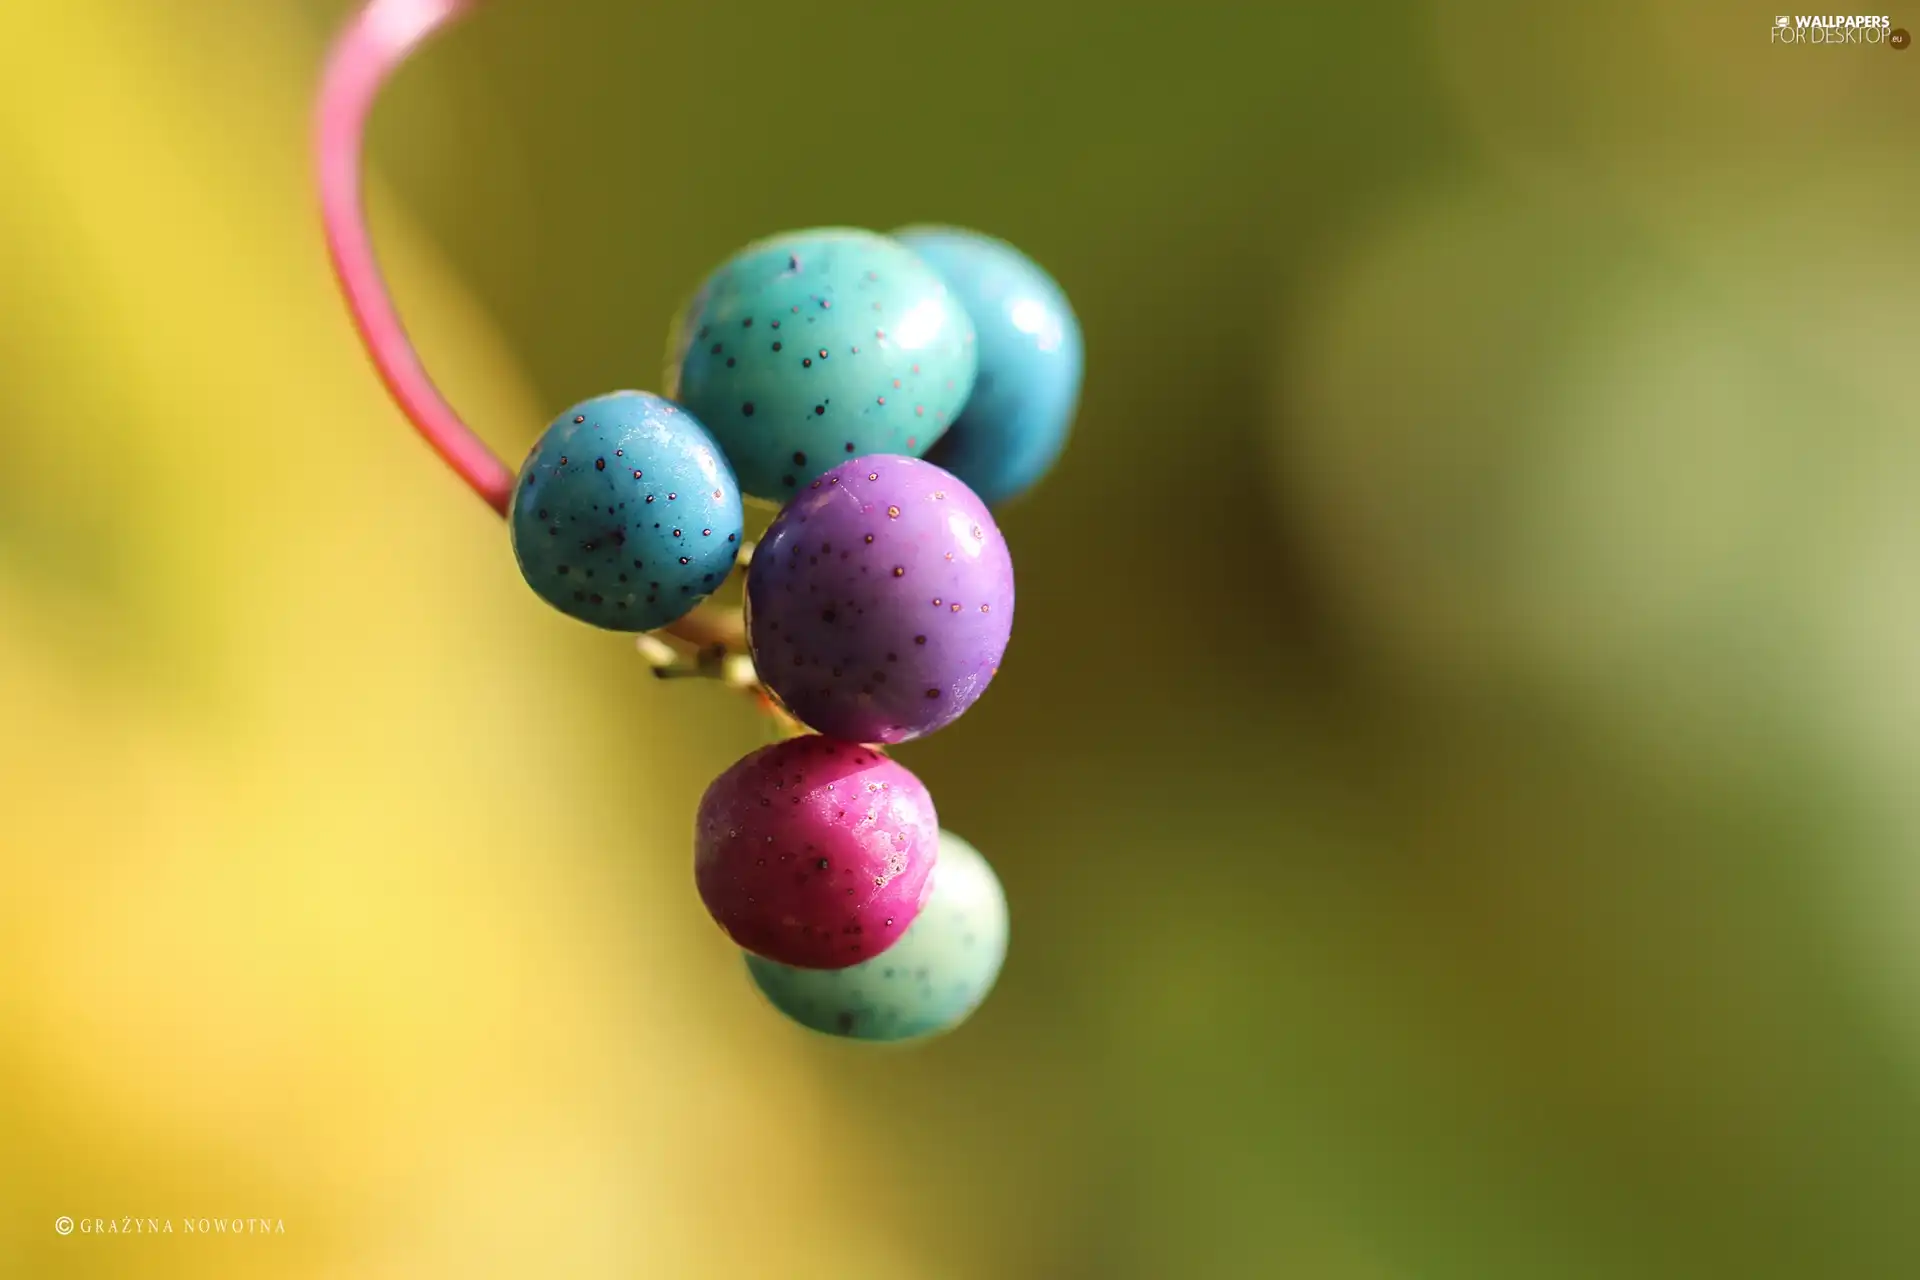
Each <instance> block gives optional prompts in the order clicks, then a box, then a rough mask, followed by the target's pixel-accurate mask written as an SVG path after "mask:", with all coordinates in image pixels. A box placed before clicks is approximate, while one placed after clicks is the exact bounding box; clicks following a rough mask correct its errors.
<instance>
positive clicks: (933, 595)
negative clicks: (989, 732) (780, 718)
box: [747, 456, 1013, 743]
mask: <svg viewBox="0 0 1920 1280" xmlns="http://www.w3.org/2000/svg"><path fill="white" fill-rule="evenodd" d="M1012 629H1013V560H1012V557H1011V556H1010V555H1009V554H1008V552H1007V543H1006V539H1004V538H1002V537H1001V536H1000V530H999V528H998V526H996V525H995V524H994V522H993V516H992V515H991V514H990V513H989V512H988V511H987V504H986V503H984V502H982V501H981V500H980V498H979V497H978V496H977V495H976V494H975V493H974V492H973V490H971V489H969V488H968V487H967V486H966V485H964V484H962V483H960V481H959V480H957V479H956V478H954V476H953V475H952V473H950V472H948V471H944V470H942V469H941V468H939V467H937V466H935V465H933V464H932V463H931V462H923V461H921V460H920V459H918V458H898V457H888V456H875V457H867V458H856V459H854V460H852V461H849V462H843V463H841V464H840V465H839V466H837V467H835V468H833V469H832V470H831V471H828V472H827V473H826V474H825V475H823V476H821V477H820V478H819V479H818V480H815V481H813V482H812V483H811V485H809V487H808V488H807V489H806V490H805V491H804V492H802V493H801V494H800V496H799V497H797V498H795V499H794V500H793V501H792V502H789V503H788V504H787V506H786V509H785V510H784V511H782V512H781V513H780V515H779V517H778V518H776V519H775V520H774V522H773V523H772V524H771V525H770V526H768V528H767V532H766V534H765V536H764V537H762V538H761V540H760V545H759V547H758V548H757V549H756V550H755V552H754V556H753V563H752V565H751V567H750V568H749V569H748V570H747V640H748V643H749V644H750V645H751V646H752V649H753V661H754V665H755V667H756V668H757V669H758V671H759V673H760V679H761V680H762V681H763V682H765V684H766V686H767V688H769V689H770V690H772V691H773V693H774V695H775V696H776V697H778V698H779V699H780V701H781V702H782V703H783V704H784V705H785V706H786V707H787V709H788V710H789V711H791V712H793V714H794V715H795V716H796V717H797V718H798V719H800V720H801V721H802V722H804V723H806V724H808V725H811V726H812V727H813V728H815V729H818V730H819V731H820V732H821V733H826V734H832V735H834V736H835V737H839V738H844V739H846V740H847V741H849V742H886V743H894V742H906V741H908V740H909V739H912V738H919V737H924V736H925V735H927V734H929V733H932V732H934V731H935V730H937V729H940V728H943V727H944V726H946V725H949V724H952V723H953V722H954V721H955V720H957V719H958V718H959V717H960V716H961V715H962V714H963V713H964V712H965V711H966V710H967V708H968V707H971V706H972V705H973V704H974V702H975V701H976V700H977V699H978V698H979V697H980V695H981V694H982V693H984V692H986V688H987V684H988V682H989V681H991V680H992V679H993V677H994V674H995V673H996V672H997V671H999V670H1000V659H1001V657H1002V656H1003V655H1004V654H1005V653H1006V649H1007V641H1008V639H1009V637H1010V635H1011V633H1012Z"/></svg>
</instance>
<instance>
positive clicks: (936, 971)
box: [746, 831, 1007, 1040]
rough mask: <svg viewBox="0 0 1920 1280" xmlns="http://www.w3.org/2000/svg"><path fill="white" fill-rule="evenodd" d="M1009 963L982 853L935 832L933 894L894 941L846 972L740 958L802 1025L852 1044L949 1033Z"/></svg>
mask: <svg viewBox="0 0 1920 1280" xmlns="http://www.w3.org/2000/svg"><path fill="white" fill-rule="evenodd" d="M1006 956H1007V897H1006V894H1005V892H1004V891H1003V890H1002V889H1001V887H1000V881H999V878H998V877H996V876H995V875H994V874H993V868H992V867H990V866H988V865H987V860H986V859H985V858H983V857H981V856H980V852H979V850H977V849H975V848H974V847H973V846H972V845H970V844H968V843H967V842H966V841H965V840H962V839H961V838H960V837H959V836H956V835H954V834H953V833H952V832H950V831H942V832H941V833H940V856H939V859H938V861H936V862H935V863H934V867H933V892H932V894H931V895H930V896H929V897H928V899H927V905H926V906H925V907H924V908H922V910H921V912H920V915H919V918H918V919H916V920H915V921H914V922H913V925H912V927H910V928H909V929H908V930H907V931H906V933H904V934H903V935H901V938H900V940H899V941H898V942H896V943H894V944H893V945H892V946H891V947H888V948H887V949H886V950H885V951H882V952H881V953H880V954H879V955H877V956H875V957H874V958H873V959H871V960H866V961H862V962H861V963H859V964H856V965H853V966H851V967H850V968H845V969H796V968H793V967H792V966H789V965H783V964H775V963H774V962H773V961H771V960H766V959H762V958H761V957H759V956H756V955H753V954H750V953H749V954H748V955H747V958H746V960H747V972H748V973H749V974H751V975H752V977H753V981H754V983H755V985H757V986H758V987H759V988H760V991H761V993H762V994H764V995H765V996H766V997H767V999H768V1000H770V1001H771V1002H772V1003H773V1006H774V1007H775V1008H776V1009H778V1010H780V1012H782V1013H784V1014H786V1015H787V1016H788V1017H789V1018H792V1019H793V1020H794V1021H795V1022H798V1023H799V1024H800V1025H801V1026H804V1027H810V1028H812V1029H813V1030H815V1031H821V1032H825V1033H826V1034H828V1035H837V1036H847V1037H850V1038H852V1039H855V1040H912V1039H917V1038H919V1037H922V1036H932V1035H938V1034H940V1033H941V1032H944V1031H951V1030H953V1029H954V1028H955V1027H957V1026H959V1025H960V1024H961V1023H962V1022H965V1021H966V1020H967V1018H968V1016H969V1015H971V1014H972V1013H973V1011H974V1010H975V1009H977V1008H978V1007H979V1006H980V1004H981V1002H982V1001H984V1000H985V999H986V998H987V994H988V993H989V992H990V991H992V990H993V984H994V982H995V980H996V979H998V978H999V976H1000V966H1001V964H1002V963H1003V962H1004V961H1005V960H1006Z"/></svg>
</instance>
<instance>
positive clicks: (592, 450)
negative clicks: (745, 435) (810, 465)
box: [508, 391, 742, 631]
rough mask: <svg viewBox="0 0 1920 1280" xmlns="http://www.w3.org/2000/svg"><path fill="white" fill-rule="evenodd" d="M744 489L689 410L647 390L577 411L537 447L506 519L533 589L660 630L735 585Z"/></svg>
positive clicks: (597, 621)
mask: <svg viewBox="0 0 1920 1280" xmlns="http://www.w3.org/2000/svg"><path fill="white" fill-rule="evenodd" d="M741 519H742V515H741V507H740V486H739V485H738V484H737V483H736V482H735V481H734V478H733V469H732V468H731V467H729V466H728V465H727V459H726V457H725V455H723V454H722V453H721V452H720V448H719V446H718V445H716V444H715V443H714V441H713V437H712V436H710V435H708V434H707V432H706V429H705V428H704V427H702V426H701V425H700V423H699V422H698V421H697V420H696V419H695V418H694V417H693V415H692V414H690V413H688V412H687V411H686V410H684V409H682V408H681V407H680V406H678V405H676V404H673V403H671V402H670V401H667V400H663V399H661V398H660V397H659V396H656V395H649V394H647V393H646V392H644V391H616V392H614V393H612V394H611V395H604V396H599V397H596V398H595V399H592V400H586V401H582V402H581V403H579V404H577V405H575V406H573V408H571V409H568V410H567V411H566V412H565V413H563V414H561V415H560V416H559V417H558V418H555V419H554V421H553V424H552V425H551V426H549V427H548V428H547V430H546V433H545V434H544V435H542V436H541V437H540V441H539V443H538V444H536V445H534V447H533V452H532V453H530V454H528V455H527V461H526V464H525V465H524V466H522V467H521V469H520V478H519V482H518V483H517V484H516V485H515V486H514V492H513V505H512V508H511V510H510V511H509V512H508V527H509V529H510V530H511V534H512V538H513V553H514V557H515V558H516V559H517V560H519V562H520V572H521V574H522V575H523V576H524V577H525V578H526V580H527V585H528V586H530V587H532V588H533V589H534V591H535V592H536V593H537V594H538V595H539V596H540V598H541V599H543V600H545V601H546V602H547V603H548V604H551V605H552V606H553V607H554V608H556V609H558V610H560V611H561V612H562V613H565V614H568V615H570V616H572V617H575V618H578V619H579V620H580V621H582V622H586V623H590V624H592V625H593V626H596V627H604V628H606V629H607V630H610V631H651V630H653V629H654V628H656V627H664V626H666V625H667V624H668V623H670V622H673V621H674V620H675V619H677V618H680V617H682V616H683V615H685V614H686V613H688V612H689V611H690V610H692V609H693V607H694V606H695V605H697V604H699V603H700V601H701V600H702V599H704V598H705V597H706V596H707V595H708V594H709V593H711V592H712V591H713V590H714V589H715V588H717V587H718V586H719V585H720V584H721V583H722V582H724V581H726V577H727V573H728V571H729V570H730V569H732V567H733V561H734V556H735V555H736V554H737V553H738V552H739V550H740V536H741Z"/></svg>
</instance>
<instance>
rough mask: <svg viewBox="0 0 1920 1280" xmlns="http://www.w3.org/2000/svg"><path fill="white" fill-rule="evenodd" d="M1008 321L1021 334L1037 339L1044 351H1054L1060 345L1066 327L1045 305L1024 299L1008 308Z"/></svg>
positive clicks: (1031, 299) (1030, 299)
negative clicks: (1011, 322)
mask: <svg viewBox="0 0 1920 1280" xmlns="http://www.w3.org/2000/svg"><path fill="white" fill-rule="evenodd" d="M1007 319H1009V320H1011V321H1013V327H1014V328H1016V329H1018V330H1019V331H1020V332H1022V333H1025V334H1030V335H1032V336H1033V337H1034V338H1036V339H1037V340H1038V342H1037V345H1038V346H1039V348H1040V350H1042V351H1052V350H1054V349H1055V348H1057V347H1058V346H1059V345H1060V340H1061V338H1062V336H1063V330H1064V326H1063V325H1062V324H1061V323H1060V317H1059V316H1058V315H1057V314H1056V313H1054V312H1053V311H1052V310H1050V309H1049V308H1048V307H1047V306H1046V304H1045V303H1042V302H1038V301H1036V300H1035V299H1033V298H1022V299H1020V301H1018V302H1016V303H1014V304H1013V305H1012V306H1011V307H1009V308H1007Z"/></svg>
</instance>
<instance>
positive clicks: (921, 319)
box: [887, 298, 947, 351]
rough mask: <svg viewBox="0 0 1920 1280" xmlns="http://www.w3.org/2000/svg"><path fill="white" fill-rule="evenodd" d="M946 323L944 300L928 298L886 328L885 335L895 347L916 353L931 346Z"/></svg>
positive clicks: (945, 304)
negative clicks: (891, 340)
mask: <svg viewBox="0 0 1920 1280" xmlns="http://www.w3.org/2000/svg"><path fill="white" fill-rule="evenodd" d="M946 322H947V303H946V299H945V298H928V299H927V300H925V301H924V302H920V303H918V304H916V305H915V306H913V307H912V308H911V309H909V310H908V311H907V313H906V314H905V315H903V316H901V317H900V318H899V319H897V320H895V321H894V322H893V324H891V325H890V326H888V328H887V334H888V336H889V337H891V338H892V339H893V341H894V344H895V345H896V346H900V347H904V348H905V349H906V350H908V351H918V350H919V349H920V348H922V347H928V346H932V345H933V342H934V340H935V339H936V338H938V337H939V336H940V330H941V329H942V328H943V327H945V325H946Z"/></svg>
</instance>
